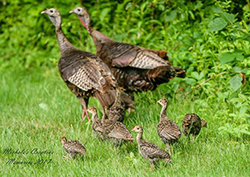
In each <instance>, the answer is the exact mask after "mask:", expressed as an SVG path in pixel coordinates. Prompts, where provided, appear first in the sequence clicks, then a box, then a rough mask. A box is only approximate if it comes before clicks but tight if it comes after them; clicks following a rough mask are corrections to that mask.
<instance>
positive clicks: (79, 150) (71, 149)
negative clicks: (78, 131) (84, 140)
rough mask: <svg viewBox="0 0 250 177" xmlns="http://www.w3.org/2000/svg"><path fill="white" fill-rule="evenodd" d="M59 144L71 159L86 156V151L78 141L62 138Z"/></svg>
mask: <svg viewBox="0 0 250 177" xmlns="http://www.w3.org/2000/svg"><path fill="white" fill-rule="evenodd" d="M61 143H62V145H63V149H64V150H65V152H66V154H67V155H70V156H72V157H73V158H76V157H77V156H79V155H84V156H86V149H85V147H84V146H83V145H82V144H81V143H80V142H79V141H77V140H70V141H68V140H67V138H66V137H62V138H61Z"/></svg>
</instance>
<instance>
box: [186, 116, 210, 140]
mask: <svg viewBox="0 0 250 177" xmlns="http://www.w3.org/2000/svg"><path fill="white" fill-rule="evenodd" d="M202 127H207V122H206V121H205V120H204V119H200V117H199V116H198V115H197V114H194V113H191V114H186V115H185V117H184V118H183V121H182V131H183V134H184V135H185V136H188V138H189V136H190V135H193V137H192V139H193V140H194V139H195V138H196V136H197V135H198V134H199V133H200V130H201V128H202Z"/></svg>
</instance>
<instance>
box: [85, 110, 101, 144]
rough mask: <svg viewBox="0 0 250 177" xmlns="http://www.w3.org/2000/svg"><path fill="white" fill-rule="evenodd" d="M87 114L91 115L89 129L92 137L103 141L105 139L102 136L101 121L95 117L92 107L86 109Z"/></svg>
mask: <svg viewBox="0 0 250 177" xmlns="http://www.w3.org/2000/svg"><path fill="white" fill-rule="evenodd" d="M88 112H89V113H91V114H92V117H91V120H92V125H91V128H92V130H93V132H94V135H95V137H96V138H98V139H101V140H104V139H105V137H104V135H103V131H104V130H103V126H102V120H101V119H99V118H98V116H97V110H96V108H94V107H91V108H89V109H88Z"/></svg>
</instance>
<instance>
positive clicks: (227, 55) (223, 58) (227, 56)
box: [219, 52, 235, 64]
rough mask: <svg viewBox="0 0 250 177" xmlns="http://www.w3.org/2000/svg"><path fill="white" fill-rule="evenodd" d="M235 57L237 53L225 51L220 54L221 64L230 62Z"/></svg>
mask: <svg viewBox="0 0 250 177" xmlns="http://www.w3.org/2000/svg"><path fill="white" fill-rule="evenodd" d="M234 58H235V55H233V54H232V53H231V52H226V53H223V54H221V55H220V56H219V59H220V63H221V64H225V63H228V62H230V61H233V60H234Z"/></svg>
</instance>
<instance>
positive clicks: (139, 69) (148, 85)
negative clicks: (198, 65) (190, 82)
mask: <svg viewBox="0 0 250 177" xmlns="http://www.w3.org/2000/svg"><path fill="white" fill-rule="evenodd" d="M70 13H75V14H76V15H77V16H78V18H79V19H80V21H81V23H82V24H83V25H84V27H85V28H86V29H87V31H88V33H89V34H90V35H91V37H92V39H93V41H94V43H95V45H96V55H97V56H98V57H100V58H101V59H102V60H103V61H104V62H105V63H106V64H107V65H108V67H109V68H110V69H111V71H112V72H113V74H114V76H115V78H116V80H117V82H118V85H119V86H121V87H123V88H125V89H126V92H127V93H129V94H130V95H131V97H132V98H133V94H132V93H133V92H141V91H147V90H154V89H156V87H157V86H159V85H160V84H162V83H167V82H168V81H169V80H171V79H172V78H174V77H175V76H177V77H185V75H186V71H185V70H182V69H180V68H177V67H173V66H172V65H171V64H170V62H169V60H168V57H167V56H166V54H167V52H165V51H162V50H151V49H146V48H143V47H139V46H135V45H131V44H126V43H120V42H117V41H114V40H113V39H111V38H109V37H107V36H105V35H104V34H102V33H101V32H99V31H96V30H95V29H93V28H92V27H91V24H90V15H89V14H88V12H87V10H86V9H85V8H84V7H77V8H75V9H73V10H72V11H70Z"/></svg>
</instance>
